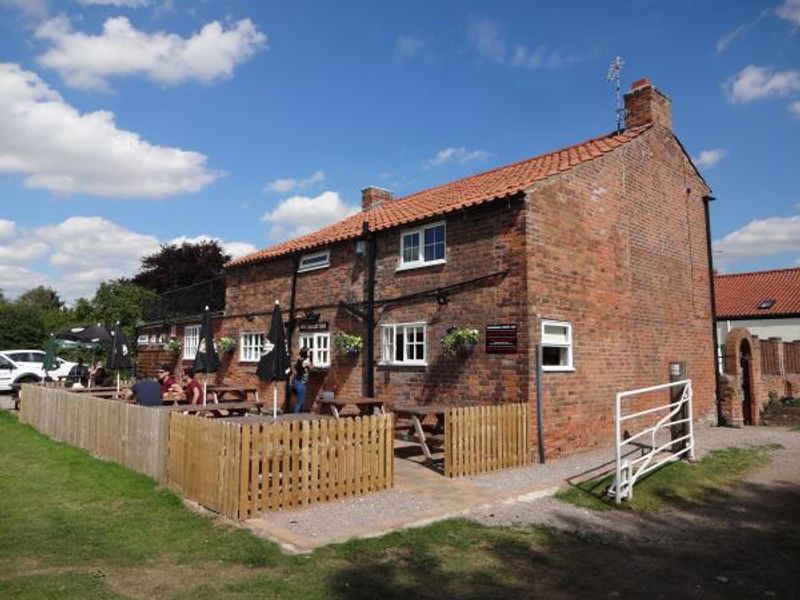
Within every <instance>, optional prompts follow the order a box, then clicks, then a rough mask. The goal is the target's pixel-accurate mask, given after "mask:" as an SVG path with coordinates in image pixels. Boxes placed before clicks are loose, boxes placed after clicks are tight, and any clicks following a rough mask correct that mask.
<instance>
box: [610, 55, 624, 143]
mask: <svg viewBox="0 0 800 600" xmlns="http://www.w3.org/2000/svg"><path fill="white" fill-rule="evenodd" d="M624 65H625V61H624V60H622V57H619V56H618V57H617V58H615V59H614V60H613V61H611V66H610V67H608V74H607V75H606V81H608V82H609V83H612V84H614V90H615V91H616V93H617V108H616V110H615V111H614V112H615V113H616V115H617V133H620V132H621V131H622V127H623V124H624V123H625V107H624V106H622V94H621V93H620V91H619V79H620V76H621V75H622V67H623V66H624Z"/></svg>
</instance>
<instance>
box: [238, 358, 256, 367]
mask: <svg viewBox="0 0 800 600" xmlns="http://www.w3.org/2000/svg"><path fill="white" fill-rule="evenodd" d="M259 360H261V359H259V358H255V359H249V358H248V359H247V360H245V359H242V358H240V359H239V362H240V363H245V364H248V365H255V364H257V363H258V361H259Z"/></svg>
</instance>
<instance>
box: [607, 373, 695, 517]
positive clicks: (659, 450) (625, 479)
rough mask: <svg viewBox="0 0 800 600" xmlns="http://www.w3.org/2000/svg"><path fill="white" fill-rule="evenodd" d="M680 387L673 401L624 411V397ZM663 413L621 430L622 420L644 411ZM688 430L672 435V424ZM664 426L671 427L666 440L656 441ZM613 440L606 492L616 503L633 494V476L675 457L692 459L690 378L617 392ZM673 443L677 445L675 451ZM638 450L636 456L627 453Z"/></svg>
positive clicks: (668, 428) (640, 414)
mask: <svg viewBox="0 0 800 600" xmlns="http://www.w3.org/2000/svg"><path fill="white" fill-rule="evenodd" d="M672 389H678V390H680V398H679V399H678V400H676V401H675V402H670V403H668V404H662V405H660V406H656V407H654V408H648V409H647V410H642V411H639V412H635V413H630V414H623V411H624V401H625V400H626V399H629V398H631V397H633V396H639V395H642V394H647V393H651V392H658V391H662V390H672ZM659 412H660V413H664V414H663V416H660V417H659V418H658V420H657V421H656V423H655V425H652V426H650V427H645V428H644V429H642V430H640V431H638V432H636V433H630V432H627V431H625V430H624V428H623V424H624V423H625V422H626V421H630V420H632V419H636V418H641V417H643V416H645V415H649V414H652V415H654V417H655V416H658V415H657V413H659ZM684 423H685V424H686V427H685V430H686V431H688V433H685V434H683V435H680V436H678V437H672V435H671V432H672V431H673V430H672V429H671V428H672V427H674V426H683V424H684ZM664 430H667V431H670V436H669V438H670V439H669V441H667V442H666V443H662V442H661V441H656V436H658V434H659V433H660V432H662V431H664ZM614 442H615V450H616V456H615V458H616V476H615V478H614V483H613V484H612V486H611V487H610V488H609V490H608V493H609V495H610V496H613V497H614V499H615V500H616V501H617V503H620V502H621V501H622V500H623V499H626V500H630V499H631V498H633V486H634V484H635V483H636V480H637V479H639V478H640V477H642V476H643V475H646V474H647V473H650V472H651V471H654V470H655V469H658V468H659V467H661V466H663V465H665V464H667V463H669V462H673V461H675V460H678V459H679V458H681V457H683V456H688V458H689V459H690V460H691V459H694V428H693V426H692V380H691V379H684V380H682V381H676V382H674V383H665V384H663V385H655V386H652V387H648V388H641V389H638V390H630V391H628V392H620V393H618V394H617V399H616V402H615V404H614ZM676 446H680V448H679V449H678V450H677V451H674V448H675V447H676ZM638 452H641V454H640V455H639V456H637V457H636V458H633V459H631V458H629V457H630V456H632V455H634V454H637V453H638Z"/></svg>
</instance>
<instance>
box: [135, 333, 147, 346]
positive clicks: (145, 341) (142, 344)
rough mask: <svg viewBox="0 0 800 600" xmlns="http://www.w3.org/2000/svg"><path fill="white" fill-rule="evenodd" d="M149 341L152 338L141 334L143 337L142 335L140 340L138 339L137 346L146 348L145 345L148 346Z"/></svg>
mask: <svg viewBox="0 0 800 600" xmlns="http://www.w3.org/2000/svg"><path fill="white" fill-rule="evenodd" d="M149 339H150V338H149V337H148V336H147V334H146V333H143V334H141V335H140V336H139V337H138V338H136V344H137V345H138V346H144V345H146V344H147V341H148V340H149Z"/></svg>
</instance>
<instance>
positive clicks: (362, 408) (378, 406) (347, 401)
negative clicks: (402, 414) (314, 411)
mask: <svg viewBox="0 0 800 600" xmlns="http://www.w3.org/2000/svg"><path fill="white" fill-rule="evenodd" d="M319 404H320V409H321V411H320V412H321V413H322V414H330V415H333V416H334V417H336V418H337V419H338V418H339V412H340V411H341V410H342V409H343V408H344V407H345V406H355V407H356V408H358V412H359V414H360V415H361V416H362V417H366V416H369V415H371V414H374V413H376V412H378V413H380V414H382V415H384V414H386V409H385V407H384V402H383V400H380V399H378V398H322V399H321V400H319Z"/></svg>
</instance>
